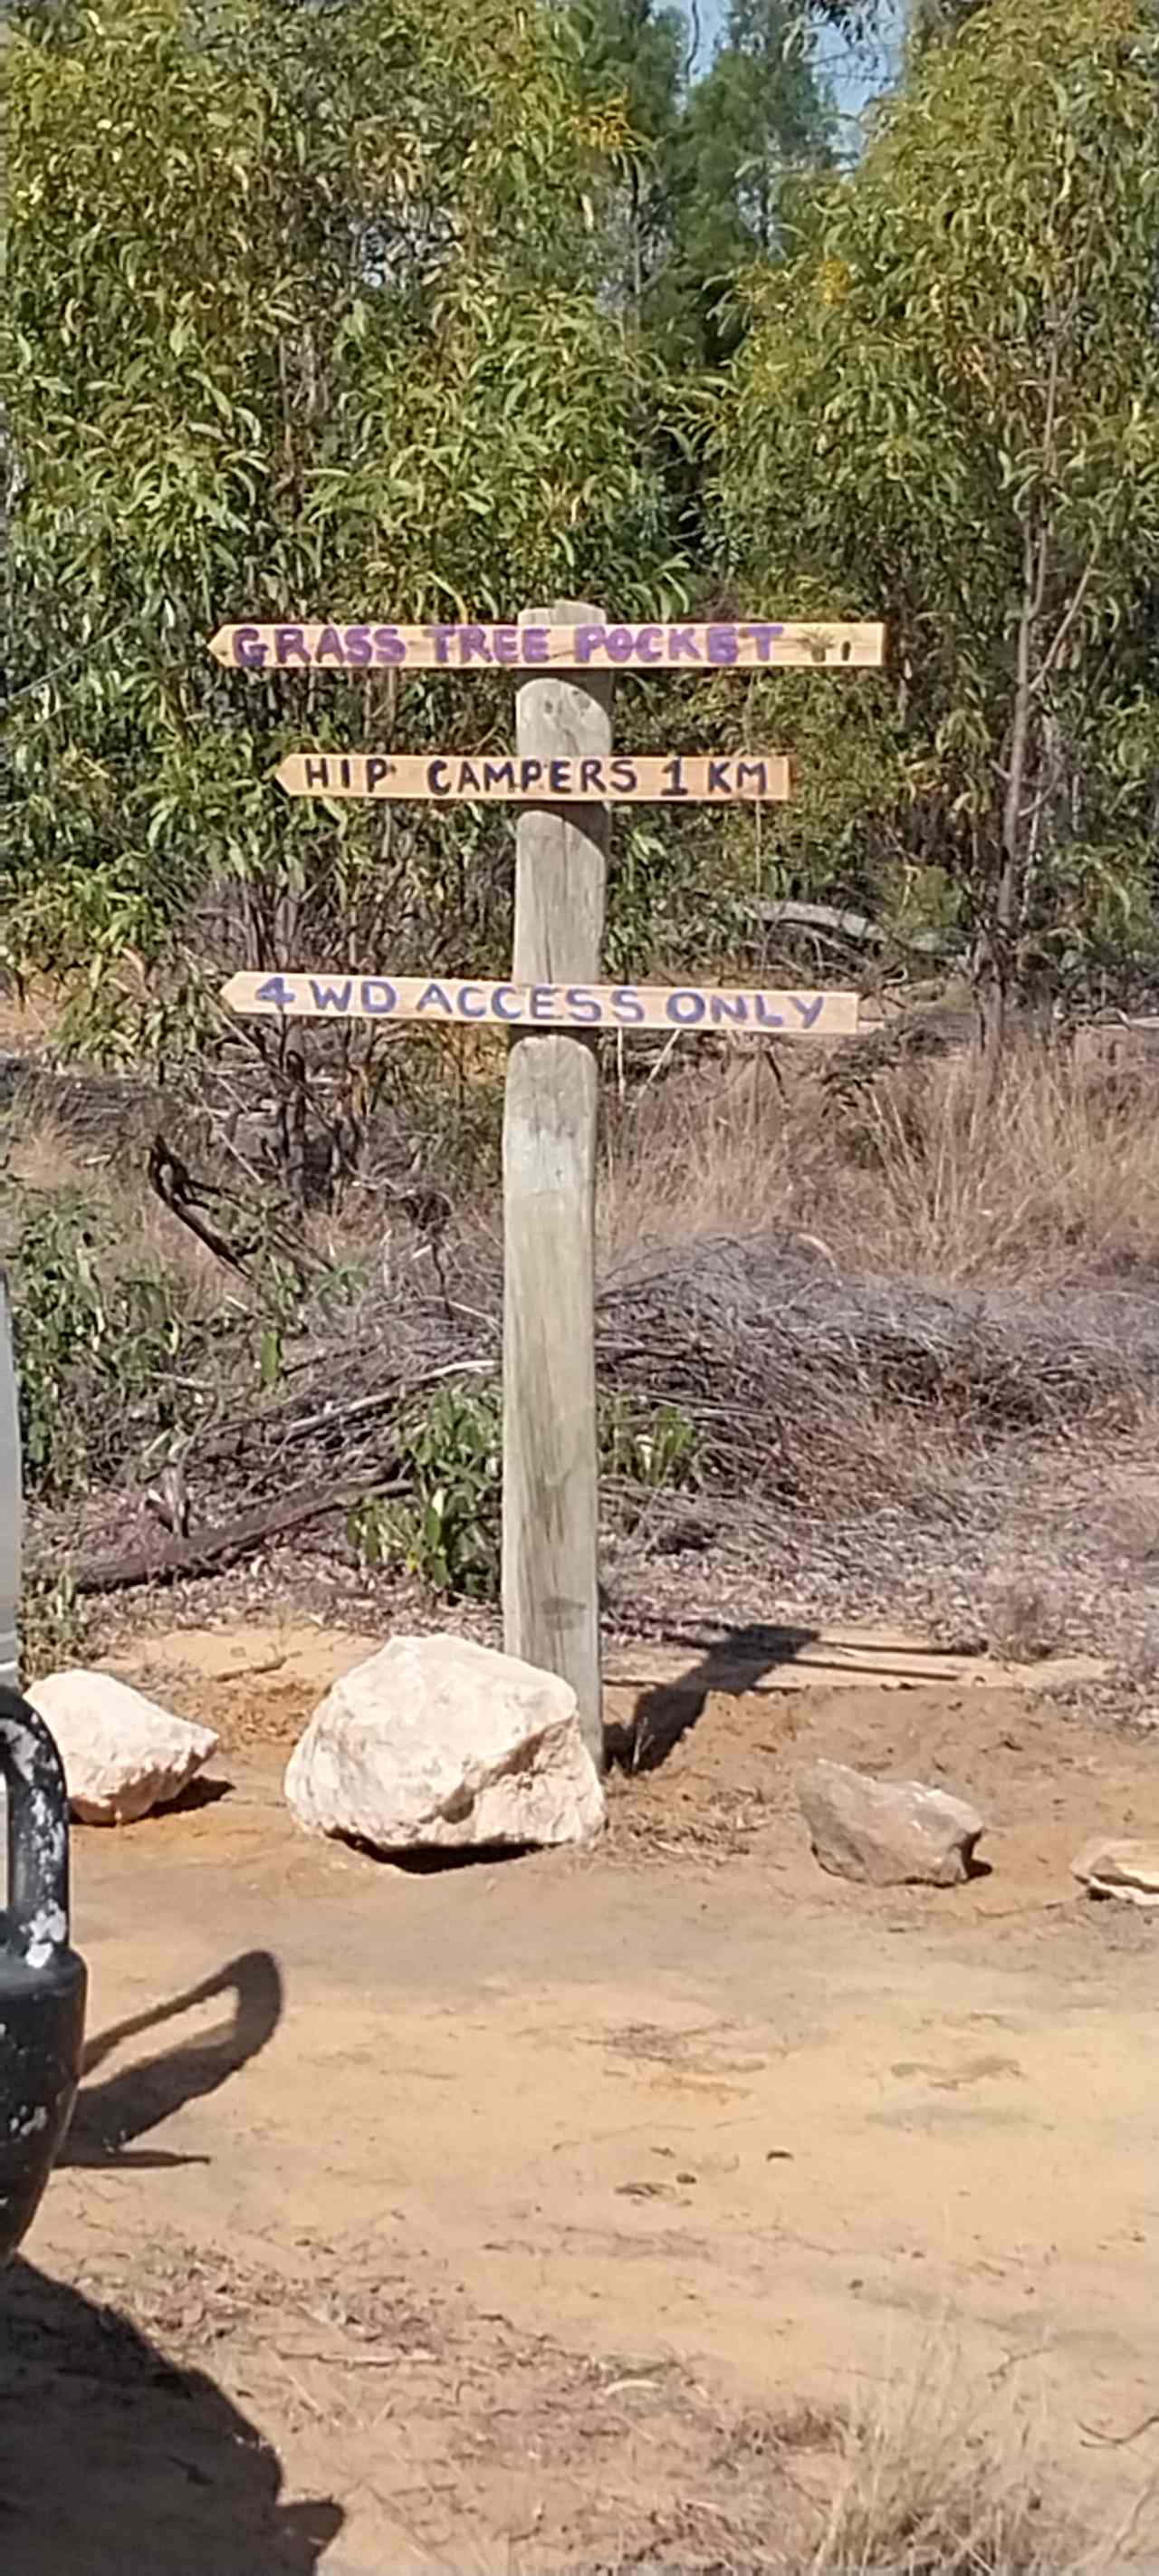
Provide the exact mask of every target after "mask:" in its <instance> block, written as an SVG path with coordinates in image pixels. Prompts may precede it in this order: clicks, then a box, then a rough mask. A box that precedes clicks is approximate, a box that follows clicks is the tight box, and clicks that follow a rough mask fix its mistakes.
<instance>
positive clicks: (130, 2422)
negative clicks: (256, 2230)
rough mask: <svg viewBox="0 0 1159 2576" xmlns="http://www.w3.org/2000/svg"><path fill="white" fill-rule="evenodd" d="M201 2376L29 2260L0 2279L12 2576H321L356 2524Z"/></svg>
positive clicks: (0, 2481)
mask: <svg viewBox="0 0 1159 2576" xmlns="http://www.w3.org/2000/svg"><path fill="white" fill-rule="evenodd" d="M281 2488H282V2469H281V2463H280V2461H279V2459H278V2456H277V2453H276V2451H274V2450H272V2449H271V2448H270V2445H269V2444H268V2443H267V2442H265V2441H264V2440H263V2438H262V2436H261V2434H260V2433H259V2432H258V2430H257V2427H256V2426H255V2425H254V2424H252V2423H250V2422H249V2421H248V2419H247V2418H246V2417H245V2416H244V2415H242V2414H241V2413H239V2411H238V2409H237V2407H235V2406H234V2405H233V2404H232V2403H231V2402H230V2400H229V2398H228V2397H227V2396H226V2395H225V2393H224V2391H223V2390H222V2389H220V2388H218V2387H217V2385H216V2384H215V2382H214V2381H213V2380H212V2379H210V2378H209V2377H208V2376H207V2375H206V2373H205V2372H204V2371H202V2370H196V2369H191V2368H178V2367H176V2366H174V2364H172V2363H171V2362H169V2361H168V2360H166V2358H165V2356H164V2355H163V2354H162V2353H161V2352H159V2351H158V2350H157V2348H156V2346H155V2345H153V2344H151V2343H150V2342H149V2341H148V2340H147V2339H146V2337H145V2336H144V2335H143V2334H141V2333H139V2332H138V2330H137V2328H136V2326H134V2325H131V2324H130V2322H129V2320H128V2318H127V2317H124V2316H122V2315H121V2314H120V2313H119V2311H118V2310H117V2309H115V2308H108V2307H104V2306H101V2305H98V2304H97V2303H96V2302H95V2301H93V2300H90V2299H88V2298H85V2297H84V2296H82V2294H81V2292H80V2291H79V2290H75V2289H71V2288H67V2287H65V2285H64V2284H63V2283H61V2282H59V2281H52V2280H49V2279H47V2278H46V2277H45V2275H44V2274H43V2273H41V2272H38V2271H36V2270H34V2268H33V2266H32V2265H31V2264H29V2263H25V2262H23V2261H20V2260H17V2261H16V2262H14V2263H12V2264H11V2265H10V2266H9V2267H8V2269H7V2270H6V2271H5V2272H4V2273H3V2274H0V2564H3V2566H4V2567H5V2568H8V2569H11V2570H12V2576H17V2571H19V2576H126V2571H127V2570H130V2569H134V2568H136V2569H140V2570H141V2571H142V2576H195V2571H202V2570H204V2576H259V2571H260V2576H312V2571H313V2570H314V2569H316V2568H317V2566H318V2562H319V2558H320V2555H321V2553H322V2551H323V2550H324V2549H326V2548H327V2547H328V2545H329V2543H330V2542H331V2541H332V2540H333V2539H334V2537H335V2536H336V2534H337V2533H338V2532H339V2531H340V2530H341V2528H342V2524H343V2521H344V2516H343V2513H342V2509H341V2507H340V2506H339V2505H337V2504H335V2503H334V2502H332V2501H330V2500H329V2499H327V2500H316V2501H315V2500H311V2501H308V2502H305V2503H296V2504H291V2505H283V2504H282V2503H280V2501H279V2499H280V2495H281Z"/></svg>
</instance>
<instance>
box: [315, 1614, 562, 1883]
mask: <svg viewBox="0 0 1159 2576" xmlns="http://www.w3.org/2000/svg"><path fill="white" fill-rule="evenodd" d="M285 1791H286V1797H287V1799H288V1801H289V1804H290V1806H291V1807H292V1809H293V1811H294V1814H295V1815H296V1816H297V1818H298V1820H299V1823H301V1824H303V1825H305V1826H306V1827H307V1829H308V1830H309V1831H310V1832H312V1833H321V1834H339V1835H342V1836H344V1837H345V1838H346V1839H348V1840H351V1841H356V1842H362V1843H368V1844H369V1845H370V1846H371V1847H372V1849H374V1850H375V1851H380V1852H384V1853H391V1852H399V1851H415V1850H424V1849H433V1850H447V1849H451V1850H453V1849H463V1848H465V1847H469V1846H471V1845H480V1846H482V1845H486V1844H508V1845H511V1844H517V1845H526V1844H553V1843H585V1842H590V1841H591V1839H592V1837H593V1836H594V1835H595V1834H597V1833H598V1832H599V1830H600V1828H601V1826H602V1824H603V1821H604V1793H603V1789H602V1787H601V1785H600V1781H599V1777H598V1775H597V1772H596V1767H595V1764H594V1762H593V1761H592V1758H591V1755H590V1753H589V1752H588V1749H587V1746H586V1745H585V1743H584V1740H583V1736H582V1734H581V1732H580V1723H579V1712H578V1709H577V1705H576V1697H575V1692H574V1691H573V1690H572V1689H571V1687H570V1684H569V1683H567V1682H564V1681H561V1680H560V1679H559V1678H558V1676H557V1675H556V1674H554V1673H545V1672H539V1671H537V1670H536V1668H535V1667H534V1665H531V1664H524V1663H521V1662H519V1661H518V1660H517V1659H516V1658H515V1657H514V1656H512V1655H500V1654H496V1653H494V1652H493V1651H492V1650H491V1649H490V1648H489V1647H486V1646H476V1645H473V1644H472V1643H471V1642H470V1640H469V1639H467V1638H464V1637H392V1638H391V1641H390V1643H389V1645H386V1646H384V1647H382V1649H381V1651H380V1652H379V1653H378V1654H377V1655H372V1656H371V1657H370V1658H369V1660H368V1661H367V1662H366V1663H364V1664H358V1665H356V1666H355V1669H354V1671H353V1672H350V1673H346V1674H344V1676H343V1678H342V1679H341V1680H340V1681H337V1682H336V1683H335V1684H334V1687H333V1689H332V1690H330V1691H328V1692H327V1695H326V1697H325V1699H324V1700H323V1701H322V1703H321V1706H320V1707H319V1708H317V1709H316V1710H315V1712H314V1715H313V1717H312V1718H311V1720H310V1724H309V1726H308V1727H307V1729H306V1732H305V1734H304V1735H303V1737H302V1738H301V1741H300V1742H299V1743H298V1744H297V1745H296V1747H295V1749H294V1752H293V1753H292V1755H291V1757H290V1761H289V1764H288V1766H287V1770H286V1778H285Z"/></svg>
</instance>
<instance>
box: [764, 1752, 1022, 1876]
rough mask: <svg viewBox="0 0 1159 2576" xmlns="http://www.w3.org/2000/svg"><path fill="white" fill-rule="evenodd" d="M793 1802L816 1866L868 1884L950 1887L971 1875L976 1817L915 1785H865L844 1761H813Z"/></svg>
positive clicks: (944, 1795) (961, 1803)
mask: <svg viewBox="0 0 1159 2576" xmlns="http://www.w3.org/2000/svg"><path fill="white" fill-rule="evenodd" d="M796 1786H797V1799H798V1804H799V1806H800V1809H801V1813H802V1815H803V1816H804V1819H805V1822H806V1824H807V1826H808V1828H809V1835H810V1839H811V1841H812V1845H813V1850H814V1852H815V1854H816V1857H817V1859H818V1860H819V1862H820V1864H821V1867H822V1869H827V1870H830V1871H831V1872H832V1873H833V1875H834V1876H835V1877H838V1878H854V1879H860V1880H862V1881H864V1882H865V1883H867V1884H868V1885H869V1886H871V1887H902V1886H907V1885H909V1884H911V1883H917V1884H925V1885H927V1886H930V1887H955V1886H958V1885H959V1884H960V1883H961V1881H962V1880H963V1879H965V1878H968V1877H969V1875H970V1863H971V1861H972V1859H973V1856H974V1848H975V1845H976V1843H977V1841H978V1838H979V1836H980V1835H981V1834H983V1833H984V1832H985V1830H986V1828H985V1823H984V1821H983V1818H982V1817H981V1816H980V1815H979V1814H978V1813H977V1810H976V1809H975V1808H974V1807H970V1806H967V1804H966V1801H965V1799H963V1798H952V1797H950V1795H949V1794H948V1792H947V1791H946V1790H945V1789H929V1788H926V1787H925V1786H924V1784H923V1782H921V1781H920V1780H871V1779H869V1778H867V1776H866V1774H865V1773H864V1772H862V1771H851V1770H849V1769H848V1768H847V1766H846V1764H845V1763H843V1762H814V1763H812V1764H811V1765H810V1767H809V1768H808V1769H807V1770H805V1771H802V1772H801V1773H800V1774H799V1776H798V1779H797V1784H796Z"/></svg>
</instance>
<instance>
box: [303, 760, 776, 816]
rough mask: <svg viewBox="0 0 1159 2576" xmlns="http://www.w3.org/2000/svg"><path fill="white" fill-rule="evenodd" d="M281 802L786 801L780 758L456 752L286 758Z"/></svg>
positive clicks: (589, 803) (594, 802)
mask: <svg viewBox="0 0 1159 2576" xmlns="http://www.w3.org/2000/svg"><path fill="white" fill-rule="evenodd" d="M276 775H277V780H278V785H279V787H283V788H284V789H285V791H286V794H287V796H324V797H330V796H361V797H376V798H377V797H384V798H385V797H393V798H402V797H405V798H407V799H408V800H411V799H414V798H424V799H429V800H430V801H432V802H433V803H435V804H440V805H454V804H474V805H478V804H484V805H597V804H605V803H613V804H617V805H619V804H625V805H630V804H642V803H645V802H646V803H660V804H673V803H675V804H679V803H680V802H681V800H682V799H683V800H684V801H685V802H690V803H693V804H701V805H755V804H774V805H783V804H784V803H785V801H786V799H787V797H788V796H789V795H790V793H791V786H790V779H789V763H788V761H787V759H786V758H785V756H784V753H783V752H779V751H778V752H765V753H763V754H759V755H758V756H756V757H755V758H754V757H752V756H751V755H749V754H745V755H743V756H742V755H741V754H740V753H736V752H733V753H730V754H728V755H727V756H726V757H723V758H721V759H719V760H718V759H710V758H709V757H708V755H707V754H706V753H705V754H701V753H692V754H681V753H674V754H673V755H672V757H671V758H670V759H667V760H662V759H659V758H655V759H653V758H649V759H633V758H632V757H630V756H628V755H626V754H624V753H621V752H616V753H609V754H608V755H607V757H606V758H601V759H587V760H572V759H564V758H560V759H556V760H532V759H526V758H514V759H512V758H509V757H508V756H506V755H499V756H494V757H492V756H488V757H487V758H484V757H483V755H482V754H481V753H475V754H472V755H471V756H470V757H466V756H464V755H463V754H462V753H460V752H457V751H440V752H431V753H427V752H423V753H421V754H420V753H407V752H401V753H399V754H398V755H397V757H396V756H395V755H394V754H393V753H391V752H386V751H292V752H290V753H289V754H288V756H287V758H286V759H285V760H283V761H282V763H281V765H280V767H279V769H278V771H277V773H276Z"/></svg>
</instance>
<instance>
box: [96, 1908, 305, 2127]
mask: <svg viewBox="0 0 1159 2576" xmlns="http://www.w3.org/2000/svg"><path fill="white" fill-rule="evenodd" d="M218 1995H232V1996H233V1999H234V2000H233V2011H232V2013H231V2015H230V2018H229V2020H228V2021H226V2022H224V2023H223V2024H222V2025H221V2026H220V2028H218V2029H215V2030H211V2031H208V2032H207V2033H205V2034H204V2035H203V2036H202V2037H200V2038H198V2039H191V2040H184V2041H182V2042H180V2043H179V2045H178V2046H177V2047H176V2048H170V2049H166V2050H164V2051H163V2053H162V2054H161V2055H160V2056H159V2057H152V2058H150V2059H149V2060H148V2062H147V2064H145V2065H143V2066H141V2065H135V2066H127V2067H125V2068H124V2069H123V2070H122V2071H121V2072H120V2073H119V2074H117V2075H110V2076H108V2077H106V2079H105V2081H104V2082H103V2083H101V2084H89V2083H83V2089H82V2091H81V2093H80V2095H79V2097H78V2100H77V2106H76V2109H75V2111H74V2113H73V2119H72V2127H71V2129H70V2130H69V2133H68V2137H67V2138H66V2140H65V2143H64V2147H63V2149H62V2151H61V2155H60V2159H59V2161H60V2163H61V2165H62V2166H68V2165H72V2166H78V2165H79V2166H100V2165H114V2164H115V2165H117V2166H119V2167H121V2168H124V2167H126V2166H130V2165H133V2166H138V2167H145V2168H149V2167H156V2166H158V2165H182V2164H189V2163H192V2162H194V2161H196V2159H194V2158H191V2157H189V2156H182V2155H170V2154H166V2153H165V2152H164V2151H163V2150H161V2149H159V2148H153V2149H150V2148H145V2149H143V2150H142V2151H141V2152H140V2153H136V2154H135V2153H133V2152H132V2149H131V2147H130V2146H129V2142H130V2141H131V2140H132V2139H134V2138H140V2137H144V2136H146V2135H147V2133H148V2131H149V2130H150V2129H156V2128H159V2127H160V2125H161V2122H162V2121H163V2120H167V2119H169V2118H170V2117H171V2115H172V2113H173V2112H174V2111H180V2110H181V2109H182V2107H183V2105H184V2104H185V2103H186V2102H192V2101H195V2100H198V2099H200V2098H201V2097H202V2096H203V2095H205V2094H207V2093H216V2091H217V2089H218V2086H219V2085H220V2084H225V2083H227V2082H228V2080H229V2077H230V2076H231V2075H236V2074H237V2073H238V2071H239V2069H240V2068H241V2067H243V2066H245V2065H246V2064H248V2062H249V2060H250V2058H251V2057H256V2056H257V2055H258V2052H259V2050H261V2049H263V2048H265V2046H266V2044H267V2042H268V2041H269V2040H271V2039H272V2038H273V2035H274V2032H275V2031H276V2029H277V2027H278V2023H279V2022H280V2020H281V2017H282V1980H281V1975H280V1973H279V1970H278V1965H277V1961H276V1960H275V1959H273V1958H271V1956H270V1953H269V1951H268V1950H247V1951H246V1952H245V1953H244V1954H243V1955H242V1957H241V1958H238V1959H230V1960H229V1961H228V1962H227V1964H226V1966H225V1967H224V1968H220V1969H219V1970H218V1972H217V1974H216V1976H213V1977H207V1978H206V1979H205V1981H204V1983H203V1984H202V1985H199V1986H191V1987H190V1989H189V1991H188V1993H187V1994H183V1995H176V1996H174V1998H173V2000H172V2002H170V2003H164V2004H155V2005H153V2006H151V2008H150V2010H149V2011H148V2012H143V2013H138V2014H136V2015H135V2016H134V2017H133V2018H132V2019H131V2020H129V2021H122V2022H117V2023H115V2024H114V2026H113V2027H112V2029H111V2030H106V2031H102V2032H101V2034H100V2036H99V2037H98V2038H97V2039H93V2040H90V2041H89V2043H88V2046H87V2048H86V2049H85V2056H84V2069H83V2073H84V2076H86V2077H87V2076H90V2075H92V2074H94V2073H95V2071H96V2069H97V2067H98V2066H101V2065H103V2064H104V2061H105V2059H106V2058H108V2057H111V2055H112V2053H113V2051H114V2049H116V2048H120V2047H122V2046H123V2045H124V2043H125V2042H126V2041H127V2040H131V2039H139V2038H141V2037H143V2035H144V2034H145V2032H146V2031H150V2030H159V2029H160V2028H161V2026H162V2024H164V2023H166V2022H172V2021H177V2020H179V2019H180V2017H181V2015H182V2014H183V2013H187V2012H192V2011H194V2010H195V2009H196V2008H197V2007H198V2006H199V2005H201V2004H207V2003H212V2002H213V2001H214V1999H215V1997H216V1996H218ZM127 2147H129V2152H128V2153H126V2148H127Z"/></svg>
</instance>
